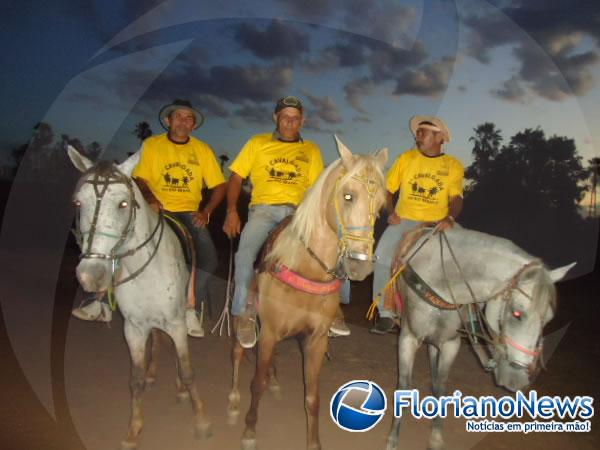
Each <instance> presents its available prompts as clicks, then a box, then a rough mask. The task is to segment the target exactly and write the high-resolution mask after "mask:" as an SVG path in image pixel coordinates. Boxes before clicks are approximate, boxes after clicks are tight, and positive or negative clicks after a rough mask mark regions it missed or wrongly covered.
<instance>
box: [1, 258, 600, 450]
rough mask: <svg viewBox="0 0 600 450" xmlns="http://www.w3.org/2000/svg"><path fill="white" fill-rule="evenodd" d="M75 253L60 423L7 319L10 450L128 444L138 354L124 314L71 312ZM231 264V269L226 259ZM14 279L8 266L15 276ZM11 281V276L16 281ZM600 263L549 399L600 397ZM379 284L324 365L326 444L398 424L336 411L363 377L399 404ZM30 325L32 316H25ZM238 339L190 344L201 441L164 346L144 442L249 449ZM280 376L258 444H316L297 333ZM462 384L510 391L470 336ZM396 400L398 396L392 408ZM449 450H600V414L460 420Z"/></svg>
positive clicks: (58, 364) (425, 388) (405, 435)
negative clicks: (359, 429) (493, 426)
mask: <svg viewBox="0 0 600 450" xmlns="http://www.w3.org/2000/svg"><path fill="white" fill-rule="evenodd" d="M74 264H75V257H74V255H73V254H69V252H67V254H66V255H65V257H64V259H63V264H62V266H61V270H60V274H59V275H60V280H61V281H60V282H59V286H58V288H57V292H56V297H57V298H56V300H57V301H56V305H55V307H54V319H53V323H52V327H53V328H52V330H53V331H52V346H51V349H52V354H51V361H52V368H51V376H52V388H53V398H54V406H55V412H56V419H53V418H52V417H51V416H50V415H49V414H48V412H47V411H46V409H45V408H44V406H43V405H42V403H41V401H40V400H39V399H38V398H37V396H36V394H35V393H34V391H33V390H32V388H31V386H30V385H29V384H28V383H27V381H26V379H25V377H24V375H23V371H22V369H21V368H20V367H19V364H18V363H17V359H16V358H15V354H14V353H13V349H12V347H11V342H10V339H9V337H8V336H7V333H6V329H5V327H4V321H2V325H3V326H2V328H1V330H0V341H1V342H2V345H1V351H2V355H1V357H2V389H1V392H0V395H1V397H0V401H1V404H2V405H3V408H2V409H1V410H0V411H1V412H0V424H1V432H0V444H1V448H9V449H15V450H17V449H44V450H45V449H61V450H70V449H88V450H95V449H116V448H118V446H119V443H120V441H121V439H122V438H123V437H124V436H125V433H126V430H127V424H128V416H129V389H128V377H129V357H128V351H127V348H126V344H125V341H124V338H123V333H122V320H121V318H120V316H119V315H118V314H117V315H116V317H115V319H114V320H113V322H112V324H111V326H110V327H107V326H106V325H105V324H100V323H87V322H82V321H78V320H77V319H72V318H71V317H70V314H69V312H70V309H71V307H72V303H73V301H74V299H77V298H78V297H79V293H78V291H77V286H76V284H75V280H74V277H73V275H72V274H73V267H74ZM221 272H222V273H225V272H224V271H223V267H221ZM5 275H6V274H5ZM9 278H10V277H7V279H9ZM599 279H600V276H599V272H598V270H597V271H596V272H595V273H593V274H590V275H587V276H585V277H581V278H579V279H576V280H572V281H569V282H565V283H561V284H559V294H560V307H559V313H558V317H557V318H556V319H555V320H554V321H553V322H552V323H551V324H550V325H549V326H548V328H547V332H548V333H552V332H553V331H557V330H564V327H565V326H568V328H567V329H566V333H565V335H564V338H562V340H560V342H558V346H557V348H556V350H555V352H554V354H553V355H552V357H551V358H550V359H549V361H548V363H547V366H548V370H547V371H546V372H542V373H541V375H540V376H539V377H538V379H537V380H536V381H535V383H534V384H533V386H532V388H534V389H536V390H537V391H538V393H539V394H540V395H570V396H574V395H592V396H595V397H597V396H598V394H599V392H598V391H599V390H600V389H599V383H598V375H597V374H598V369H599V368H600V344H599V343H598V335H599V333H598V325H597V323H598V309H599V307H598V302H599V301H600V283H599ZM369 282H370V280H367V281H365V282H363V283H357V284H354V285H353V291H352V303H351V305H349V306H346V307H345V308H344V310H345V314H346V317H347V321H348V322H349V324H350V327H351V330H352V335H351V336H350V337H348V338H336V339H332V340H331V341H330V349H329V351H330V354H331V360H330V361H327V362H326V363H325V365H324V367H323V370H322V378H321V385H320V392H321V417H320V426H321V442H322V444H323V448H324V449H345V450H346V449H347V450H351V449H365V448H368V449H383V448H385V439H386V435H387V432H388V429H389V425H390V422H391V413H390V409H388V413H387V414H386V416H385V417H384V419H383V420H382V422H381V423H380V424H379V425H377V426H376V427H375V428H374V429H373V430H371V431H369V432H366V433H348V432H345V431H342V430H340V429H339V428H337V426H336V425H335V424H334V423H333V422H332V420H331V419H330V417H329V412H328V407H329V401H330V399H331V396H332V394H333V393H334V392H335V391H336V390H337V388H338V387H339V386H341V385H342V384H344V383H346V382H348V381H350V380H353V379H368V380H372V381H375V382H377V383H378V384H379V385H380V386H381V387H382V388H383V389H384V391H385V392H386V393H387V395H388V401H391V397H392V393H393V390H394V388H395V385H396V373H397V357H396V345H397V344H396V342H397V337H396V335H392V334H389V335H386V336H375V335H371V334H369V333H368V327H369V324H368V323H367V321H366V319H364V318H363V317H364V313H365V311H366V309H367V307H368V302H369V296H368V287H369ZM223 287H224V283H223V282H222V281H221V282H220V283H216V285H215V289H214V292H213V298H214V300H213V301H212V318H210V319H208V320H207V323H206V325H207V326H206V329H207V330H209V329H210V328H212V325H213V324H214V321H215V318H216V317H217V316H218V314H219V308H220V306H221V304H222V298H223V296H224V289H223ZM23 326H24V327H27V326H28V324H26V323H24V324H23ZM229 348H230V342H229V340H228V339H227V338H226V337H218V336H216V335H208V336H207V337H205V338H203V339H191V340H190V349H191V354H192V360H193V364H194V369H195V371H196V380H197V385H198V387H199V391H200V394H201V396H202V399H203V400H204V402H205V405H206V410H207V413H208V415H209V418H210V420H211V422H212V425H213V436H212V437H211V438H210V439H208V440H205V441H197V440H195V438H194V435H193V428H192V412H191V406H190V404H189V403H188V402H184V403H178V402H177V401H176V397H175V388H174V366H173V358H172V352H171V350H170V349H169V348H166V347H165V348H164V350H163V351H162V353H161V356H160V362H159V372H158V378H157V381H156V384H155V385H154V386H153V387H152V388H151V389H150V390H148V391H147V392H146V395H145V397H144V403H143V407H144V415H145V427H144V430H143V431H142V435H141V439H140V449H143V450H154V449H181V450H187V449H205V450H210V449H237V448H240V438H241V434H242V430H243V418H244V415H245V412H246V410H247V407H248V404H249V384H250V379H251V376H252V372H253V364H254V356H253V355H251V356H250V358H249V359H248V360H246V361H245V362H244V363H243V367H242V371H241V392H242V404H241V415H240V419H239V420H238V423H237V424H236V425H234V426H229V425H227V423H226V406H227V393H228V390H229V382H230V376H231V367H230V364H229ZM277 365H278V376H279V380H280V383H281V386H282V390H283V391H282V394H283V398H282V399H280V400H276V399H274V398H273V397H272V396H271V395H269V394H268V393H267V394H266V395H265V397H264V398H263V401H262V403H261V405H260V414H259V422H258V428H257V433H258V443H259V448H260V449H262V450H269V449H273V450H280V449H289V450H295V449H303V448H305V416H304V408H303V383H302V365H301V355H300V351H299V346H298V344H297V342H296V341H295V340H288V341H285V342H283V343H281V344H280V345H279V347H278V352H277ZM414 382H415V387H417V388H419V389H420V390H421V391H422V392H424V393H429V388H430V382H429V368H428V363H427V358H426V351H425V349H424V348H423V349H421V351H420V352H419V353H418V356H417V360H416V363H415V372H414ZM454 389H460V390H461V391H462V392H463V394H469V395H484V394H485V395H495V396H502V395H507V394H508V392H507V391H504V390H502V389H500V388H498V387H496V386H495V385H494V383H493V379H492V377H491V375H489V374H486V373H485V372H484V371H483V370H482V369H481V368H480V366H479V364H478V362H477V360H476V359H475V357H474V355H473V354H472V353H471V351H470V349H469V348H468V345H467V344H466V343H464V344H463V346H462V348H461V350H460V353H459V355H458V358H457V360H456V362H455V364H454V367H453V370H452V373H451V376H450V380H449V390H450V392H452V391H453V390H454ZM389 405H391V403H388V408H389V407H390V406H389ZM428 430H429V427H428V423H427V421H426V420H421V421H418V420H416V419H412V418H409V419H408V420H407V421H406V422H405V425H404V426H403V429H402V434H401V448H406V449H418V448H425V447H426V444H427V435H428ZM445 439H446V444H447V446H446V448H448V449H470V448H473V449H484V448H485V449H498V450H499V449H527V450H551V449H561V450H562V449H573V450H586V449H590V450H591V449H597V448H600V433H599V431H598V423H597V420H596V419H592V431H591V432H590V433H530V434H527V435H525V434H521V433H500V434H496V433H485V434H483V433H468V432H466V431H465V422H464V420H458V419H448V420H447V422H446V428H445Z"/></svg>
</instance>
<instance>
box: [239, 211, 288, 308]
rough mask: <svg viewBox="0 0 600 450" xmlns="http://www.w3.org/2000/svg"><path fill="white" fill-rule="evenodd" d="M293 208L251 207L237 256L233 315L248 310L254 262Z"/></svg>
mask: <svg viewBox="0 0 600 450" xmlns="http://www.w3.org/2000/svg"><path fill="white" fill-rule="evenodd" d="M292 212H293V208H290V207H286V206H274V205H254V206H251V207H250V211H249V214H248V222H247V223H246V225H245V226H244V228H243V229H242V234H241V236H240V243H239V246H238V251H237V252H236V254H235V274H234V280H235V291H234V293H233V302H232V305H231V314H232V315H234V316H240V315H242V314H243V313H244V311H245V309H246V302H247V298H248V287H249V286H250V282H251V281H252V277H253V276H254V260H255V259H256V256H257V255H258V252H259V251H260V248H261V247H262V245H263V243H264V242H265V239H266V238H267V236H268V235H269V232H270V231H271V230H272V229H273V228H274V227H275V225H277V224H278V223H279V222H281V221H282V220H283V219H284V218H285V217H286V216H287V215H289V214H291V213H292Z"/></svg>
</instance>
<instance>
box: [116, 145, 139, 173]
mask: <svg viewBox="0 0 600 450" xmlns="http://www.w3.org/2000/svg"><path fill="white" fill-rule="evenodd" d="M141 153H142V151H141V150H140V151H137V152H135V153H134V154H133V155H131V156H130V157H129V158H127V159H126V160H125V161H123V162H122V163H121V164H119V165H118V166H117V167H118V169H119V170H120V171H121V172H123V173H124V174H125V175H127V176H128V177H130V176H131V172H133V169H134V168H135V166H137V165H138V163H139V162H140V154H141Z"/></svg>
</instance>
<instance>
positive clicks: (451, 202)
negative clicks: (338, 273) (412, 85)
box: [370, 116, 464, 334]
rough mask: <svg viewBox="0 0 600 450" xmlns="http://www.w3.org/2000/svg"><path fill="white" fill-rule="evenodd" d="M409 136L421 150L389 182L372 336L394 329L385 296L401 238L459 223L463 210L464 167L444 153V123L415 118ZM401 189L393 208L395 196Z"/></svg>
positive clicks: (406, 156) (395, 168) (406, 157)
mask: <svg viewBox="0 0 600 450" xmlns="http://www.w3.org/2000/svg"><path fill="white" fill-rule="evenodd" d="M410 131H411V132H412V134H413V135H414V137H415V144H416V147H417V148H414V149H412V150H409V151H407V152H405V153H402V154H401V155H400V156H399V157H398V159H396V161H395V162H394V164H393V165H392V167H391V168H390V170H389V172H388V173H387V177H386V187H387V190H388V193H387V200H388V201H387V210H388V212H389V216H388V224H389V225H388V227H387V228H386V230H385V232H384V233H383V235H382V236H381V239H380V240H379V243H378V244H377V249H376V250H375V254H376V255H377V264H376V266H375V272H374V278H373V298H375V296H376V295H377V294H378V293H381V294H382V295H381V296H380V299H379V302H378V304H377V308H378V310H379V320H378V321H377V322H376V324H375V326H374V327H373V328H371V330H370V331H371V332H372V333H376V334H385V333H387V332H389V331H391V330H392V329H393V328H394V326H395V321H394V318H395V313H394V312H393V311H391V310H389V309H386V308H385V307H384V298H385V295H383V294H384V292H382V291H383V290H384V288H385V286H386V284H387V282H388V280H389V279H390V266H391V263H392V258H393V256H394V252H395V251H396V248H397V246H398V243H399V242H400V240H401V239H402V235H403V234H404V233H405V232H406V231H408V230H410V229H412V228H414V227H415V226H417V225H419V224H421V223H424V222H442V223H441V224H440V228H441V229H446V228H449V227H451V226H452V225H453V224H454V220H455V218H456V217H457V216H458V215H459V214H460V212H461V210H462V205H463V199H462V192H463V175H464V168H463V166H462V164H461V163H460V161H459V160H458V159H456V158H454V157H452V156H450V155H447V154H445V153H443V150H442V146H443V144H444V143H445V142H449V141H450V130H448V127H447V126H446V124H445V123H444V122H443V121H442V120H441V119H439V118H437V117H433V116H414V117H413V118H412V119H410ZM398 190H400V194H399V198H398V203H397V204H396V208H395V209H394V208H393V195H394V193H395V192H397V191H398Z"/></svg>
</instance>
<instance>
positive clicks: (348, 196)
mask: <svg viewBox="0 0 600 450" xmlns="http://www.w3.org/2000/svg"><path fill="white" fill-rule="evenodd" d="M344 200H346V201H347V202H351V201H352V194H344Z"/></svg>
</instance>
